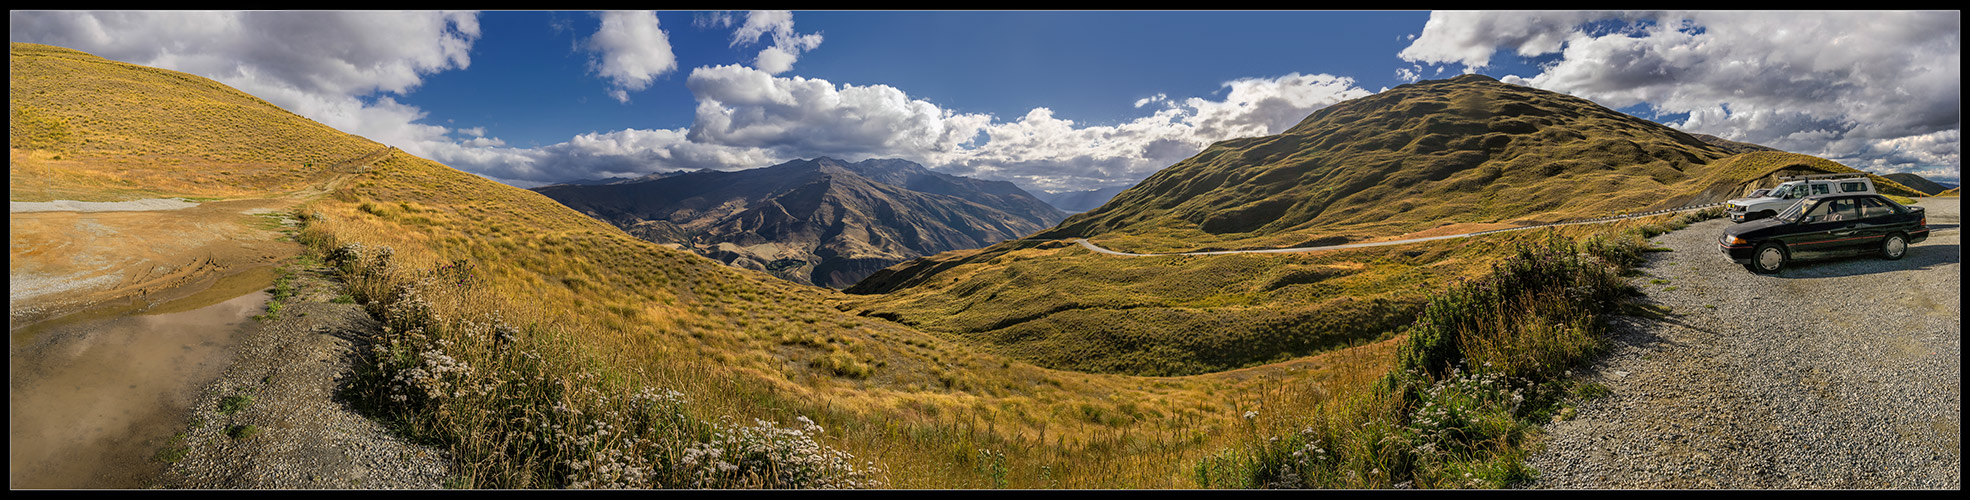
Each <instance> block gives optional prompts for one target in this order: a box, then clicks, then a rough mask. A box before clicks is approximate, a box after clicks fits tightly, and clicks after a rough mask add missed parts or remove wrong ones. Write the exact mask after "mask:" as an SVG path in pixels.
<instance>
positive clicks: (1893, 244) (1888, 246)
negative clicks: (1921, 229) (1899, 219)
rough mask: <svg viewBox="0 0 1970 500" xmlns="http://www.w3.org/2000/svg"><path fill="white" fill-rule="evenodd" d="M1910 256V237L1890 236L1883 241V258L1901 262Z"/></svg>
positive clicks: (1899, 234) (1896, 234)
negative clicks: (1900, 260)
mask: <svg viewBox="0 0 1970 500" xmlns="http://www.w3.org/2000/svg"><path fill="white" fill-rule="evenodd" d="M1907 255H1908V236H1906V235H1903V234H1902V233H1894V234H1890V235H1888V237H1887V238H1882V239H1881V258H1883V259H1888V260H1899V259H1901V258H1902V257H1905V256H1907Z"/></svg>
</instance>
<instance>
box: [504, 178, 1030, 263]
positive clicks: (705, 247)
mask: <svg viewBox="0 0 1970 500" xmlns="http://www.w3.org/2000/svg"><path fill="white" fill-rule="evenodd" d="M535 191H536V192H539V193H541V194H544V195H547V196H548V197H550V198H553V199H555V200H556V201H560V202H561V203H562V204H565V205H567V206H569V207H570V208H574V209H575V210H578V211H581V212H583V213H587V214H589V215H590V216H593V217H595V218H597V219H601V220H603V221H607V222H609V223H611V224H615V225H616V226H617V227H621V228H623V229H624V230H625V231H627V232H629V233H630V234H633V235H636V236H637V237H639V238H643V239H646V240H649V241H653V242H657V243H663V244H669V245H673V246H676V247H679V248H684V249H689V250H692V251H695V252H698V253H699V254H702V255H705V256H708V257H711V258H714V259H717V260H720V261H723V262H725V263H728V264H731V265H734V266H738V267H744V268H749V269H756V270H760V271H765V272H768V273H771V274H773V275H775V276H779V277H781V278H785V279H787V280H789V281H794V282H797V283H806V284H813V285H821V286H829V287H837V288H839V287H845V286H848V285H851V284H854V283H855V282H856V281H859V280H861V279H862V278H863V277H865V276H868V275H869V274H870V273H874V272H875V271H877V270H880V269H882V268H885V267H889V266H891V265H894V264H896V263H899V262H902V261H905V260H909V259H912V258H916V257H921V256H925V255H932V254H936V253H938V252H945V251H950V250H961V249H968V248H979V247H983V246H986V245H990V244H993V243H997V242H999V241H1004V240H1008V239H1013V238H1018V237H1021V236H1025V235H1028V234H1032V233H1033V232H1036V231H1039V230H1041V229H1044V228H1046V227H1047V226H1049V225H1052V224H1055V223H1058V222H1059V221H1060V220H1061V219H1062V218H1063V217H1065V215H1066V214H1063V213H1061V212H1060V211H1059V210H1055V209H1054V208H1053V207H1051V206H1048V205H1047V204H1045V203H1044V202H1041V201H1039V200H1038V199H1036V198H1033V197H1032V195H1029V194H1026V192H1025V191H1024V190H1021V189H1019V188H1018V187H1017V186H1014V185H1012V184H1011V183H1008V182H1002V181H982V180H977V179H968V178H963V177H957V176H951V175H946V174H939V173H936V172H931V171H930V170H928V169H925V168H923V167H922V166H920V165H917V164H915V163H911V162H908V161H904V160H885V159H871V160H865V161H861V162H856V163H848V162H844V161H841V160H836V159H833V158H826V157H823V158H816V159H813V160H795V161H790V162H787V163H783V164H780V165H774V166H771V167H766V168H758V169H751V170H742V171H736V172H719V171H698V172H692V173H686V174H679V175H670V176H663V177H656V178H650V179H647V180H639V181H637V182H628V183H615V184H605V185H555V186H543V187H539V188H535Z"/></svg>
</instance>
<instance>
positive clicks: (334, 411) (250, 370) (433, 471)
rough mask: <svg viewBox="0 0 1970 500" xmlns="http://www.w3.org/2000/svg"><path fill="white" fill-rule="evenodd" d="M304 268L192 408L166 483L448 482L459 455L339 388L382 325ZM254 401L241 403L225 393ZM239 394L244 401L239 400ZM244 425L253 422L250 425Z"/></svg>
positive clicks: (416, 485) (350, 485)
mask: <svg viewBox="0 0 1970 500" xmlns="http://www.w3.org/2000/svg"><path fill="white" fill-rule="evenodd" d="M325 270H326V269H325V268H320V269H314V270H304V271H302V272H300V273H298V274H297V279H296V281H295V285H296V288H297V289H298V290H299V292H298V293H297V295H296V297H295V298H294V299H290V300H289V302H292V303H291V304H288V305H286V306H285V307H283V308H281V310H280V314H279V318H278V319H275V320H272V321H267V322H264V323H261V324H260V325H258V326H257V327H255V330H256V331H252V332H249V333H248V337H247V339H246V340H245V341H244V342H243V343H242V345H241V347H240V351H239V354H238V358H236V359H237V361H235V363H234V364H233V366H231V367H230V368H228V369H227V370H226V373H225V374H224V375H222V376H221V377H220V379H219V380H218V381H216V382H213V383H212V384H211V385H209V386H207V387H206V389H205V390H204V392H203V393H202V394H201V395H200V398H199V400H198V402H197V404H196V405H195V406H194V407H193V408H192V411H191V414H192V416H191V423H190V424H189V425H188V426H187V427H188V430H187V431H186V435H185V438H184V439H183V440H182V446H183V448H182V449H181V450H179V451H180V453H181V455H182V457H183V458H181V459H179V460H178V461H177V462H176V463H174V464H172V466H171V467H170V468H169V470H167V471H166V472H165V473H164V474H163V475H162V476H161V477H159V478H158V480H157V481H156V482H155V486H157V487H162V488H201V489H206V488H211V489H319V488H331V489H355V488H364V489H370V488H374V489H428V488H440V487H443V486H444V484H443V483H444V480H445V478H447V477H449V476H450V475H451V474H452V460H451V459H450V457H449V456H448V455H447V453H445V452H444V451H443V450H440V449H436V448H430V447H424V446H418V445H415V444H411V443H406V442H404V441H403V440H402V439H400V438H398V437H396V436H394V435H392V434H390V432H388V430H387V429H385V428H384V426H383V425H381V424H379V423H377V422H376V421H374V420H371V419H369V418H367V417H365V416H364V415H362V414H360V413H358V412H357V411H356V410H355V409H354V408H353V407H352V406H350V404H349V403H348V402H347V401H345V400H343V399H342V398H341V397H339V396H338V395H337V392H338V391H339V390H340V389H341V387H342V386H343V384H344V383H346V381H347V379H348V378H349V377H351V376H352V374H353V373H354V366H355V363H356V362H357V359H358V358H357V354H358V353H360V352H363V351H364V350H366V349H367V348H366V342H365V340H364V339H366V338H368V337H369V336H370V335H371V334H372V332H375V331H378V330H379V329H380V328H381V325H380V324H378V323H377V322H376V321H375V320H374V319H371V318H370V317H369V314H368V313H366V312H364V311H363V309H362V307H360V306H357V305H355V304H338V303H333V302H332V299H333V298H334V295H335V294H336V290H338V289H339V287H337V286H334V285H333V283H332V282H331V281H329V278H327V277H325V276H323V275H322V272H323V271H325ZM229 397H247V398H251V399H250V401H247V402H245V403H243V404H238V403H234V404H232V405H230V406H232V407H233V408H234V409H233V410H232V411H230V412H228V411H227V410H226V409H224V408H226V407H227V406H228V405H227V404H226V402H227V398H229ZM233 401H235V402H237V401H240V400H239V399H234V400H233ZM246 426H252V429H253V430H251V431H247V430H245V429H246Z"/></svg>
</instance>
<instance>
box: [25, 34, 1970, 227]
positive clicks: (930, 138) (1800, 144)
mask: <svg viewBox="0 0 1970 500" xmlns="http://www.w3.org/2000/svg"><path fill="white" fill-rule="evenodd" d="M11 14H12V15H11V16H10V20H9V24H10V31H9V39H10V40H12V41H21V42H36V43H47V44H52V45H60V46H64V47H70V48H75V49H78V50H83V51H87V52H91V53H94V54H97V55H101V56H103V57H108V58H111V59H117V60H122V61H128V62H133V63H137V64H145V65H150V66H159V67H166V68H170V69H175V70H179V71H186V72H190V73H194V74H199V75H202V76H206V77H209V78H213V79H216V80H219V81H220V82H223V83H226V84H228V85H232V86H234V87H236V88H239V89H241V90H244V91H247V92H249V93H253V94H255V95H258V96H260V97H262V98H265V99H267V100H269V101H270V102H273V103H275V104H277V105H281V106H283V107H286V108H288V109H291V110H294V111H295V112H297V113H300V114H302V115H303V116H307V117H309V118H313V119H315V120H317V121H321V122H323V123H325V124H328V125H330V126H334V127H337V128H340V129H342V130H345V131H349V132H351V133H356V134H359V135H363V136H365V137H369V138H371V139H374V140H378V141H382V142H385V143H389V144H392V145H396V146H398V147H401V148H403V149H404V150H406V151H409V152H412V153H414V154H418V155H421V156H426V157H429V158H432V159H436V160H438V161H441V162H445V163H446V164H448V165H451V166H453V167H456V168H459V169H461V170H465V171H468V172H473V173H476V174H479V175H483V176H487V177H490V178H494V179H498V180H501V181H502V182H507V183H510V184H514V185H519V186H534V185H539V184H542V183H549V182H556V181H564V180H572V179H580V178H597V177H608V176H633V175H641V174H645V173H650V172H659V171H668V170H678V169H699V168H713V169H721V170H734V169H742V168H756V167H761V166H766V165H771V164H775V163H779V162H782V161H786V160H791V159H796V158H812V157H815V156H822V155H828V156H835V157H838V158H844V159H849V160H859V159H862V158H870V157H896V158H904V159H908V160H911V161H916V162H918V163H922V164H924V165H925V166H927V167H930V168H933V169H936V170H940V171H944V172H949V173H953V174H958V175H968V176H973V177H980V178H988V179H998V180H1010V181H1013V182H1016V183H1019V184H1020V185H1021V186H1023V187H1025V188H1027V189H1029V190H1036V191H1037V190H1068V189H1091V188H1096V187H1102V186H1108V185H1118V184H1130V183H1133V182H1135V181H1136V180H1139V179H1141V178H1143V177H1146V176H1148V175H1149V174H1151V173H1153V172H1155V171H1156V170H1158V169H1161V168H1163V167H1166V166H1168V165H1170V164H1171V163H1174V162H1176V161H1179V160H1181V159H1183V158H1185V157H1188V156H1190V155H1192V154H1195V153H1196V152H1197V151H1199V150H1201V149H1202V148H1203V147H1205V146H1207V145H1209V144H1210V143H1212V142H1215V141H1219V140H1225V139H1231V138H1237V137H1247V136H1254V135H1264V134H1270V133H1277V132H1279V131H1281V130H1283V129H1284V128H1286V127H1288V126H1290V125H1292V124H1293V123H1296V122H1297V121H1298V120H1299V119H1300V118H1303V117H1305V116H1306V115H1307V114H1309V113H1311V112H1313V111H1315V110H1318V109H1320V108H1322V107H1325V106H1328V105H1332V104H1333V103H1336V102H1340V101H1344V100H1347V99H1352V98H1357V97H1361V96H1365V95H1369V94H1372V93H1375V92H1379V91H1382V90H1384V89H1387V88H1390V87H1394V86H1397V85H1401V84H1404V83H1409V82H1412V81H1415V80H1418V79H1435V78H1447V77H1450V76H1455V75H1458V74H1463V73H1482V74H1486V75H1490V76H1493V77H1496V78H1499V79H1500V80H1503V81H1506V82H1508V83H1515V84H1520V85H1529V86H1533V87H1538V88H1543V89H1547V90H1553V91H1557V92H1565V93H1569V94H1573V95H1576V96H1580V97H1584V98H1588V99H1591V100H1594V101H1596V102H1599V103H1601V104H1602V105H1606V106H1609V107H1613V108H1616V109H1621V110H1623V111H1626V112H1630V113H1632V114H1636V115H1638V116H1642V117H1644V118H1650V119H1654V120H1657V121H1659V122H1662V123H1665V124H1668V125H1671V126H1676V127H1679V128H1682V129H1684V130H1687V131H1691V132H1699V133H1709V134H1713V135H1718V136H1722V137H1725V138H1729V139H1734V140H1740V141H1745V142H1753V143H1758V144H1764V145H1768V146H1773V147H1778V148H1781V149H1785V150H1788V151H1795V152H1800V153H1807V154H1814V155H1817V156H1822V157H1826V158H1830V159H1834V160H1836V161H1840V162H1842V163H1845V164H1847V165H1850V166H1854V167H1856V168H1862V169H1866V170H1871V171H1876V172H1881V173H1888V172H1898V171H1907V172H1916V173H1920V174H1923V175H1925V176H1928V177H1931V178H1935V179H1942V180H1953V179H1956V178H1958V177H1959V175H1958V172H1959V171H1960V150H1961V146H1960V142H1961V139H1960V134H1961V133H1960V129H1961V118H1960V107H1961V106H1960V94H1961V83H1960V76H1959V75H1960V68H1961V48H1960V47H1961V14H1960V13H1959V12H1955V11H1950V12H1866V11H1842V12H1724V11H1702V12H1584V11H1549V12H1535V11H1515V12H1422V11H1406V12H1355V11H1349V12H1323V11H1278V12H1247V11H1239V12H1208V11H1204V12H1109V11H1096V12H1018V11H1012V12H996V11H979V12H948V11H941V12H881V11H877V12H867V11H822V12H810V11H795V12H785V11H758V12H705V11H700V12H655V13H651V12H647V11H630V12H624V11H611V12H536V11H524V12H502V11H494V12H370V11H360V12H285V11H274V12H138V11H110V12H89V11H64V12H34V11H14V12H12V13H11Z"/></svg>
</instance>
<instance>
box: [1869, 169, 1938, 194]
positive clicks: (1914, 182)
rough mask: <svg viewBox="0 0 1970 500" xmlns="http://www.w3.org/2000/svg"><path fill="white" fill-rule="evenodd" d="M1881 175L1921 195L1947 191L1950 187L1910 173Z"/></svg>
mask: <svg viewBox="0 0 1970 500" xmlns="http://www.w3.org/2000/svg"><path fill="white" fill-rule="evenodd" d="M1882 177H1887V178H1888V179H1890V180H1893V181H1895V182H1899V183H1901V184H1902V185H1903V186H1908V187H1909V188H1910V189H1914V190H1916V191H1919V192H1921V193H1922V195H1923V196H1935V195H1936V193H1941V192H1943V191H1948V190H1949V188H1950V186H1945V185H1942V184H1937V183H1936V181H1932V180H1929V179H1927V178H1925V177H1922V176H1920V175H1915V174H1910V173H1893V174H1888V175H1883V176H1882Z"/></svg>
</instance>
